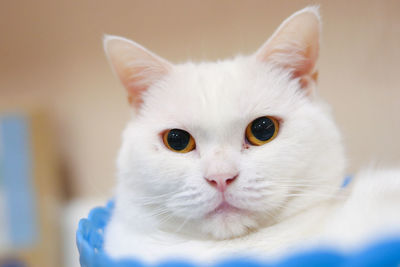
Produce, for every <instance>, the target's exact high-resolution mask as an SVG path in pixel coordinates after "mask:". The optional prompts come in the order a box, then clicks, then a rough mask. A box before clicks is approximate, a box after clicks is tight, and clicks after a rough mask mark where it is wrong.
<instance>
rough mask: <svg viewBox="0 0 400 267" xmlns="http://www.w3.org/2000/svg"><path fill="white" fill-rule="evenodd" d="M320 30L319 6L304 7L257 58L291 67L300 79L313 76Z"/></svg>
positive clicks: (282, 27) (288, 21)
mask: <svg viewBox="0 0 400 267" xmlns="http://www.w3.org/2000/svg"><path fill="white" fill-rule="evenodd" d="M319 32H320V20H319V15H318V11H317V9H315V8H314V9H313V8H306V9H303V10H301V11H299V12H297V13H295V14H294V15H292V16H291V17H289V18H288V19H287V20H286V21H284V22H283V23H282V25H281V26H280V27H279V28H278V30H277V31H276V32H275V33H274V34H273V36H272V37H271V38H270V39H269V40H268V41H267V42H266V43H265V44H264V45H263V46H262V47H261V49H260V50H259V51H258V52H257V54H256V56H257V59H258V60H260V61H264V62H273V63H275V64H277V65H280V66H282V67H284V68H287V69H290V70H292V71H293V76H294V77H296V78H297V77H302V76H310V75H312V71H313V69H314V67H315V64H316V61H317V58H318V51H319ZM306 83H307V82H306V81H304V85H306Z"/></svg>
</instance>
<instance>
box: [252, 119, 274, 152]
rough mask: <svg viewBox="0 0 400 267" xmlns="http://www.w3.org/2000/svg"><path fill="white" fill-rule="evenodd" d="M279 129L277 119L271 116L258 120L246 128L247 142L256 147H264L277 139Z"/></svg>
mask: <svg viewBox="0 0 400 267" xmlns="http://www.w3.org/2000/svg"><path fill="white" fill-rule="evenodd" d="M278 129H279V122H278V120H277V119H275V118H273V117H270V116H264V117H260V118H257V119H255V120H254V121H252V122H251V123H250V124H249V125H248V126H247V128H246V141H247V142H248V143H250V144H251V145H254V146H261V145H264V144H266V143H268V142H270V141H272V139H274V138H275V136H276V135H277V134H278Z"/></svg>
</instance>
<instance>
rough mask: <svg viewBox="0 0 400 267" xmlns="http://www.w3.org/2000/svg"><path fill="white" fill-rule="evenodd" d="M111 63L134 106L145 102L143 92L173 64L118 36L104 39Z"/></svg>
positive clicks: (136, 106) (137, 106)
mask: <svg viewBox="0 0 400 267" xmlns="http://www.w3.org/2000/svg"><path fill="white" fill-rule="evenodd" d="M104 45H105V49H106V52H107V55H108V57H109V59H110V61H111V64H112V66H113V68H114V70H115V72H116V74H117V75H118V77H119V79H120V80H121V82H122V84H123V85H124V86H125V88H126V90H127V92H128V101H129V103H130V104H131V105H132V106H133V107H134V108H136V109H137V108H139V107H140V105H141V104H142V102H143V92H144V91H146V90H147V89H148V88H149V86H151V85H152V84H154V83H155V82H157V81H158V80H160V79H162V77H163V76H165V75H166V74H167V73H168V72H169V70H170V69H171V68H172V65H171V64H170V63H169V62H167V61H166V60H164V59H162V58H160V57H158V56H157V55H155V54H153V53H152V52H150V51H148V50H147V49H145V48H144V47H142V46H140V45H139V44H137V43H135V42H133V41H130V40H127V39H124V38H121V37H116V36H108V37H106V38H105V40H104Z"/></svg>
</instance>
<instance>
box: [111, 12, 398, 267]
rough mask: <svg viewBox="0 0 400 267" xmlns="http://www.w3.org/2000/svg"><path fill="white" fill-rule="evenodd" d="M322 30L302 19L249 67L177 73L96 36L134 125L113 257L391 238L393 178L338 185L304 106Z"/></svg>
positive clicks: (327, 139) (229, 63) (249, 59)
mask: <svg viewBox="0 0 400 267" xmlns="http://www.w3.org/2000/svg"><path fill="white" fill-rule="evenodd" d="M320 28H321V25H320V16H319V11H318V8H317V7H307V8H305V9H303V10H300V11H298V12H296V13H295V14H293V15H292V16H291V17H289V18H288V19H287V20H285V21H284V22H283V24H282V25H281V26H280V27H279V28H278V30H277V31H276V32H275V33H274V34H273V35H272V37H271V38H270V39H269V40H268V41H267V42H266V43H265V44H264V45H263V46H262V47H261V48H260V49H259V50H258V51H257V52H256V53H254V54H253V55H250V56H246V57H243V56H238V57H235V58H233V59H230V60H225V61H218V62H210V63H209V62H204V63H199V64H195V63H191V62H189V63H185V64H180V65H173V64H171V63H169V62H167V61H166V60H164V59H162V58H160V57H158V56H157V55H155V54H153V53H151V52H150V51H148V50H146V49H145V48H143V47H142V46H140V45H138V44H136V43H134V42H132V41H130V40H127V39H124V38H121V37H115V36H106V37H105V40H104V45H105V50H106V53H107V55H108V57H109V60H110V62H111V64H112V66H113V69H114V71H115V72H116V74H117V75H118V77H119V78H120V79H121V81H122V83H123V85H124V86H125V87H126V89H127V92H128V95H129V102H130V104H131V105H132V108H133V110H134V111H135V113H136V114H135V116H134V117H133V118H132V120H131V121H130V122H129V123H128V125H127V127H126V129H125V131H124V134H123V143H122V147H121V150H120V153H119V157H118V185H117V190H116V196H115V202H116V207H115V211H114V214H113V216H112V220H111V222H110V223H109V225H108V227H107V229H106V238H105V249H106V251H107V252H108V253H109V254H110V255H111V256H113V257H130V258H132V257H135V258H139V259H141V260H144V261H147V262H155V261H159V260H162V259H169V258H176V257H179V258H182V257H184V258H186V259H190V260H197V261H201V262H210V261H213V260H216V259H220V258H223V257H226V256H229V255H231V254H235V255H236V256H237V255H252V256H254V257H261V255H262V256H263V257H272V256H274V255H275V256H276V255H279V254H282V253H287V252H288V251H289V250H291V249H299V248H300V247H304V246H311V245H315V244H322V243H325V244H331V245H332V244H335V245H337V246H339V245H340V247H341V248H348V247H351V246H357V245H358V244H360V243H363V242H366V241H367V240H369V239H371V238H374V237H376V236H378V234H382V232H383V230H382V229H385V234H395V233H400V231H399V230H400V210H399V207H400V172H399V171H381V172H375V171H367V172H364V173H363V174H360V175H357V176H355V177H354V178H353V181H352V183H351V184H350V185H349V186H348V187H346V188H342V186H341V185H342V182H343V179H344V176H345V172H344V170H345V156H344V152H343V146H342V142H341V137H340V134H339V132H338V129H337V127H336V126H335V123H334V122H333V119H332V118H331V115H330V112H329V108H328V107H327V106H326V105H325V104H324V103H323V102H322V101H321V100H320V99H319V98H318V97H317V96H316V94H315V85H316V77H317V72H316V71H315V69H314V67H315V63H316V60H317V57H318V50H319V38H320Z"/></svg>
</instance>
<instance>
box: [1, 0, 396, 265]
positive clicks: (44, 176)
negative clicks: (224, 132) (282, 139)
mask: <svg viewBox="0 0 400 267" xmlns="http://www.w3.org/2000/svg"><path fill="white" fill-rule="evenodd" d="M309 4H320V6H321V13H322V18H323V37H322V44H321V53H320V60H319V70H320V71H319V74H320V75H319V94H320V95H321V96H322V98H324V99H325V100H326V101H327V102H328V103H330V104H331V106H332V108H333V113H334V116H335V118H336V121H337V123H338V125H339V128H340V129H341V131H342V133H343V136H344V142H345V145H346V147H347V153H348V158H349V161H348V172H349V173H354V172H356V170H358V169H359V168H360V167H363V166H370V165H371V164H372V165H373V166H377V167H391V166H399V165H400V142H399V139H398V138H399V136H400V119H399V115H400V81H399V80H400V63H399V62H400V51H399V49H400V16H399V14H400V1H397V0H393V1H389V0H388V1H382V0H375V1H374V0H372V1H362V0H353V1H348V0H336V1H328V0H326V1H289V0H285V1H261V0H260V1H256V0H246V1H244V0H242V1H228V0H219V1H214V0H202V1H194V0H169V1H162V0H158V1H154V0H150V1H144V0H143V1H138V0H121V1H120V0H118V1H104V0H81V1H71V0H58V1H51V0H40V1H26V0H25V1H2V4H1V8H0V32H1V37H0V267H10V266H29V267H31V266H33V267H35V266H41V267H54V266H65V267H74V266H77V264H78V255H77V252H76V248H75V230H76V228H77V223H78V220H79V218H81V217H83V216H86V215H87V212H88V210H89V209H90V208H91V207H93V206H94V205H103V204H105V202H106V201H107V199H108V198H110V197H111V196H112V194H113V186H114V184H115V158H116V155H117V151H118V147H119V145H120V136H121V131H122V130H123V127H124V125H125V123H126V121H127V120H128V118H129V116H130V110H129V107H128V104H127V100H126V95H125V91H124V89H123V87H122V86H121V85H120V83H119V81H118V80H117V79H116V78H115V77H114V76H113V74H112V72H111V69H110V67H109V65H108V63H107V61H106V58H105V56H104V53H103V48H102V36H103V34H104V33H108V34H114V35H121V36H124V37H127V38H130V39H133V40H135V41H136V42H138V43H140V44H142V45H144V46H145V47H147V48H149V49H150V50H152V51H154V52H155V53H157V54H159V55H161V56H163V57H165V58H166V59H168V60H170V61H172V62H175V63H179V62H183V61H186V60H193V61H201V60H216V59H223V58H226V57H232V56H233V55H235V54H237V53H242V54H249V53H252V52H253V51H255V50H256V49H257V48H258V47H259V46H260V45H261V44H262V43H263V42H264V41H265V40H266V39H267V38H268V37H269V36H270V35H271V34H272V33H273V31H274V30H275V29H276V27H278V25H279V24H280V23H281V22H282V21H283V20H284V19H285V18H286V17H288V16H289V15H290V14H292V13H293V12H295V11H297V10H298V9H301V8H303V7H305V6H306V5H309Z"/></svg>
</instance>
